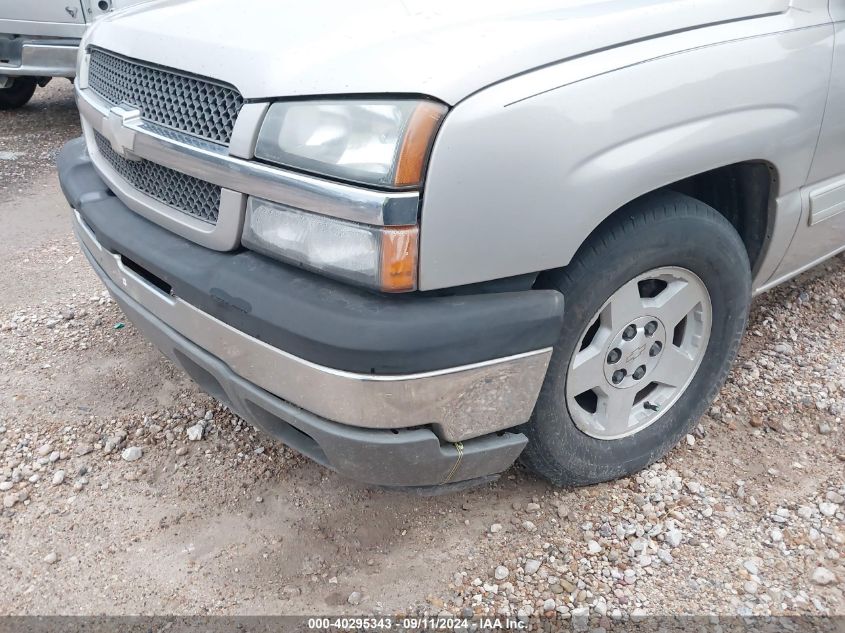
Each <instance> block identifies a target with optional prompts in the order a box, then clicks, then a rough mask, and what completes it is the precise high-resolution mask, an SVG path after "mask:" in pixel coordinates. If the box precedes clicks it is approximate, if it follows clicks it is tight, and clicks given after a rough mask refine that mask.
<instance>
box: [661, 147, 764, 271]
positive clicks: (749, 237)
mask: <svg viewBox="0 0 845 633" xmlns="http://www.w3.org/2000/svg"><path fill="white" fill-rule="evenodd" d="M776 186H777V171H776V170H775V168H774V166H773V165H771V163H767V162H764V161H748V162H743V163H735V164H733V165H727V166H725V167H719V168H717V169H712V170H710V171H706V172H703V173H700V174H697V175H695V176H691V177H689V178H685V179H683V180H679V181H678V182H675V183H672V184H670V185H667V186H666V187H664V188H665V189H671V190H672V191H677V192H678V193H683V194H686V195H688V196H690V197H692V198H696V199H697V200H700V201H701V202H703V203H704V204H707V205H709V206H711V207H713V208H714V209H715V210H716V211H718V212H719V213H721V214H722V215H723V216H724V217H725V219H726V220H728V221H729V222H730V223H731V224H732V225H733V227H734V228H735V229H736V231H737V233H739V235H740V237H741V238H742V241H743V243H744V244H745V250H746V251H747V252H748V260H749V261H750V262H751V270H752V271H753V270H756V269H757V265H758V264H759V262H760V256H761V255H762V253H763V249H764V247H765V245H766V241H767V240H768V238H769V233H770V229H771V221H770V220H771V217H770V216H771V211H772V197H773V195H772V194H773V192H774V191H776Z"/></svg>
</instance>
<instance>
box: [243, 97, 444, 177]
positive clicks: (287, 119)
mask: <svg viewBox="0 0 845 633" xmlns="http://www.w3.org/2000/svg"><path fill="white" fill-rule="evenodd" d="M445 113H446V107H445V106H444V105H442V104H439V103H435V102H433V101H422V100H379V99H366V100H343V101H280V102H276V103H274V104H273V105H271V106H270V109H269V111H268V112H267V116H266V118H265V120H264V124H263V125H262V127H261V132H260V133H259V136H258V142H257V144H256V147H255V156H256V157H257V158H260V159H263V160H266V161H269V162H272V163H276V164H279V165H285V166H289V167H293V168H296V169H301V170H303V171H308V172H313V173H316V174H321V175H325V176H330V177H334V178H339V179H343V180H349V181H353V182H358V183H363V184H368V185H376V186H380V187H415V186H419V185H420V184H421V182H422V178H423V172H424V169H425V162H426V159H427V157H428V152H429V150H430V148H431V142H432V141H433V139H434V134H435V132H436V131H437V127H438V126H439V124H440V121H441V120H442V118H443V116H444V115H445Z"/></svg>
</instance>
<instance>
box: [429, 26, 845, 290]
mask: <svg viewBox="0 0 845 633" xmlns="http://www.w3.org/2000/svg"><path fill="white" fill-rule="evenodd" d="M832 46H833V29H832V26H831V25H830V23H829V20H828V19H827V16H826V13H825V12H822V11H816V12H796V11H794V10H790V11H789V12H787V13H786V14H783V15H780V16H772V17H769V18H763V19H760V20H753V21H748V22H741V23H735V24H726V25H721V26H718V27H713V28H712V29H700V30H698V31H692V32H687V33H680V34H675V35H672V36H668V37H664V38H658V39H656V40H650V41H647V42H640V43H637V44H632V45H629V46H625V47H620V48H617V49H613V50H610V51H605V52H603V53H599V54H596V55H591V56H587V57H584V58H579V59H575V60H570V61H568V62H564V63H562V64H557V65H555V66H552V67H549V68H546V69H544V70H540V71H537V72H534V73H530V74H528V75H525V76H522V77H518V78H516V79H513V80H510V81H507V82H504V83H502V84H499V85H497V86H493V87H491V88H489V89H487V90H484V91H482V92H480V93H477V94H476V95H474V96H472V97H470V98H468V99H467V100H465V101H463V102H462V103H460V104H459V105H458V106H457V107H456V108H455V109H454V110H453V111H452V112H451V113H450V114H449V116H448V117H447V118H446V121H445V122H444V124H443V127H442V128H441V131H440V133H439V135H438V138H437V141H436V143H435V146H434V148H433V151H432V157H431V164H430V167H429V174H428V178H427V182H426V189H425V195H424V202H423V210H422V231H421V253H420V286H421V288H422V289H424V290H425V289H433V288H442V287H449V286H456V285H461V284H467V283H473V282H478V281H484V280H489V279H497V278H502V277H508V276H512V275H517V274H522V273H528V272H534V271H540V270H547V269H552V268H557V267H561V266H565V265H566V264H567V263H568V262H569V261H570V260H571V258H572V257H573V256H574V254H575V253H576V251H577V250H578V248H579V247H580V245H581V244H582V243H583V242H584V240H585V239H586V238H587V236H589V234H590V233H591V232H592V231H593V230H594V229H595V228H596V227H597V226H598V225H599V224H600V223H601V222H602V221H603V220H604V219H605V218H606V217H608V216H609V215H610V214H611V213H613V212H614V211H615V210H617V209H619V208H620V207H621V206H623V205H624V204H626V203H627V202H630V201H631V200H634V199H636V198H637V197H639V196H641V195H643V194H644V193H647V192H649V191H653V190H655V189H658V188H660V187H662V186H665V185H667V184H670V183H673V182H676V181H678V180H681V179H684V178H687V177H689V176H692V175H695V174H698V173H702V172H704V171H708V170H711V169H714V168H717V167H721V166H724V165H729V164H732V163H737V162H742V161H747V160H765V161H767V162H769V163H771V164H772V165H774V166H775V168H776V169H777V171H778V175H779V188H780V191H779V192H778V195H781V196H784V195H787V194H789V193H790V192H792V191H794V190H796V189H798V188H799V187H801V186H802V185H803V184H804V179H805V177H806V174H807V172H808V169H809V166H810V163H811V161H812V156H813V152H814V149H815V145H816V141H817V139H818V135H819V129H820V126H821V120H822V116H823V111H824V105H825V100H826V95H827V87H828V79H829V77H828V72H829V68H830V59H831V55H832ZM793 228H794V227H793Z"/></svg>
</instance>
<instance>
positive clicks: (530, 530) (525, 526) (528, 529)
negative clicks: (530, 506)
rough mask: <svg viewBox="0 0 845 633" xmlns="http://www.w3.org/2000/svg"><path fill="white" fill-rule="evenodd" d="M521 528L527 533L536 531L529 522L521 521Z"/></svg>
mask: <svg viewBox="0 0 845 633" xmlns="http://www.w3.org/2000/svg"><path fill="white" fill-rule="evenodd" d="M522 527H523V528H525V529H526V530H527V531H529V532H534V531H535V530H536V529H537V526H536V525H534V524H533V523H532V522H531V521H523V522H522Z"/></svg>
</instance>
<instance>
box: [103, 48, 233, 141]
mask: <svg viewBox="0 0 845 633" xmlns="http://www.w3.org/2000/svg"><path fill="white" fill-rule="evenodd" d="M88 86H89V87H90V88H91V90H93V91H94V92H96V93H97V94H98V95H99V96H100V97H102V98H103V99H105V100H106V101H108V102H109V103H111V104H112V105H120V104H122V103H125V104H127V105H130V106H133V107H135V108H137V109H138V110H140V111H141V117H142V118H144V119H145V120H147V121H151V122H153V123H157V124H159V125H163V126H166V127H169V128H171V129H173V130H178V131H180V132H185V133H186V134H190V135H192V136H198V137H200V138H204V139H206V140H209V141H213V142H215V143H221V144H224V145H228V144H229V141H230V140H231V138H232V129H233V128H234V126H235V119H237V117H238V112H239V111H240V109H241V106H243V103H244V100H243V97H242V96H241V95H240V93H239V92H238V91H237V90H235V89H234V88H232V87H229V86H225V85H222V84H219V83H216V82H214V81H211V80H208V79H203V78H201V77H193V76H190V75H183V74H180V73H177V72H173V71H170V70H165V69H163V68H159V67H156V66H153V65H150V64H145V63H143V62H139V61H136V60H132V59H127V58H125V57H120V56H118V55H114V54H112V53H106V52H105V51H102V50H99V49H92V50H91V62H90V64H89V66H88Z"/></svg>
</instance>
